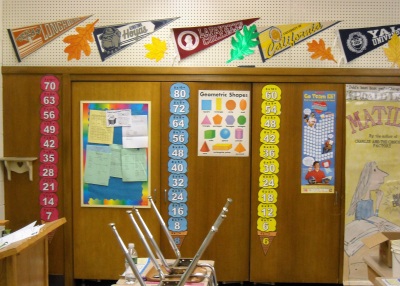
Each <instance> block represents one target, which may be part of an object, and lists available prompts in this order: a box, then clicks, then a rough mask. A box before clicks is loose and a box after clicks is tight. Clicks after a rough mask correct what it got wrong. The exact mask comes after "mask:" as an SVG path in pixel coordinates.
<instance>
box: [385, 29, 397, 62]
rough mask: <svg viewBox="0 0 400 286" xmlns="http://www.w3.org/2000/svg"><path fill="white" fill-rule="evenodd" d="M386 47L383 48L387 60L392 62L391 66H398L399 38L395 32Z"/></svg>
mask: <svg viewBox="0 0 400 286" xmlns="http://www.w3.org/2000/svg"><path fill="white" fill-rule="evenodd" d="M388 46H389V47H388V48H383V51H384V52H385V55H386V57H387V58H388V60H389V62H392V63H393V64H392V67H395V66H396V65H397V67H399V68H400V38H399V36H398V35H397V34H396V33H393V36H392V38H391V39H390V40H389V41H388Z"/></svg>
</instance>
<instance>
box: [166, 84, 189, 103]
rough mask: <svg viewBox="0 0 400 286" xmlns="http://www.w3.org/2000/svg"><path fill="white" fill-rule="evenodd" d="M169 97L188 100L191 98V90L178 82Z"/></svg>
mask: <svg viewBox="0 0 400 286" xmlns="http://www.w3.org/2000/svg"><path fill="white" fill-rule="evenodd" d="M169 95H170V96H171V98H173V99H188V98H189V97H190V89H189V86H187V85H186V84H184V83H181V82H178V83H174V84H173V85H171V88H170V89H169Z"/></svg>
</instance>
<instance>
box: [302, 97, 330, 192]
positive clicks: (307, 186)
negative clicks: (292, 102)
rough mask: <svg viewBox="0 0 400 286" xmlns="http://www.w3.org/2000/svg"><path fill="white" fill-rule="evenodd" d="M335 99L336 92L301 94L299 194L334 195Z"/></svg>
mask: <svg viewBox="0 0 400 286" xmlns="http://www.w3.org/2000/svg"><path fill="white" fill-rule="evenodd" d="M336 97H337V94H336V91H319V90H311V91H309V90H307V91H304V92H303V117H302V120H303V136H302V140H303V141H302V152H301V154H302V166H301V171H302V172H301V192H302V193H306V194H311V193H329V194H333V193H334V188H335V186H334V185H335V153H336V152H335V145H336V142H335V130H336Z"/></svg>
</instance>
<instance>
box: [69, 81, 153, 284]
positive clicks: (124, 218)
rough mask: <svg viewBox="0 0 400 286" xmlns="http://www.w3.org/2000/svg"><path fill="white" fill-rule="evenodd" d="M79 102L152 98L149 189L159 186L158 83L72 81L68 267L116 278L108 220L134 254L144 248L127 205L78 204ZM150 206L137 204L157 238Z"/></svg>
mask: <svg viewBox="0 0 400 286" xmlns="http://www.w3.org/2000/svg"><path fill="white" fill-rule="evenodd" d="M81 101H97V102H101V101H113V102H115V101H150V102H151V112H150V117H151V125H150V130H151V131H150V134H149V136H150V144H151V163H150V166H151V169H152V171H151V178H150V181H151V188H155V189H158V188H159V166H160V162H159V157H160V156H159V155H160V152H159V150H160V147H159V146H160V84H159V83H153V82H106V78H105V79H104V81H102V82H73V83H72V121H73V124H72V128H73V130H72V134H73V138H72V144H73V147H72V154H73V158H72V160H73V163H72V167H73V168H72V174H73V176H72V178H73V183H72V186H73V189H72V190H71V192H72V196H73V200H72V204H73V206H72V212H73V222H72V223H73V249H72V251H73V262H74V265H73V268H74V278H76V279H110V280H111V279H116V280H117V279H118V278H119V275H120V274H121V273H123V271H124V256H123V253H122V251H121V249H120V246H119V245H118V242H117V240H116V238H115V236H114V234H113V233H112V231H111V229H110V227H109V226H108V224H109V223H111V222H114V223H115V224H116V226H117V229H118V231H119V233H120V235H121V237H122V239H123V240H124V242H125V243H126V244H127V243H129V242H134V243H135V245H136V249H137V251H138V254H139V256H141V257H146V256H147V253H146V251H145V249H144V247H143V245H142V243H141V241H140V239H139V236H138V235H137V233H136V231H135V229H134V227H133V225H132V222H131V221H130V219H129V216H128V215H127V213H126V211H127V210H131V208H112V207H111V208H110V207H82V206H81V179H82V178H81V174H82V170H81V157H80V156H81V155H80V153H81V141H80V140H81V136H80V135H81V127H80V124H81V123H80V121H81V120H80V102H81ZM150 211H151V210H150V209H140V212H141V214H142V216H143V218H144V220H145V221H146V222H147V223H148V224H149V228H150V229H151V231H152V233H153V235H154V237H155V239H156V240H158V239H159V226H158V225H157V224H154V223H149V221H150V220H151V219H153V217H152V215H150V214H149V213H150Z"/></svg>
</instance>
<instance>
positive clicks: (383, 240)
mask: <svg viewBox="0 0 400 286" xmlns="http://www.w3.org/2000/svg"><path fill="white" fill-rule="evenodd" d="M397 239H400V232H378V233H375V234H373V235H371V236H369V237H367V238H364V239H363V240H362V242H363V243H364V244H365V245H366V246H367V247H369V248H372V247H374V246H377V245H379V261H381V262H382V263H384V264H385V265H387V266H388V267H392V248H391V240H397Z"/></svg>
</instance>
